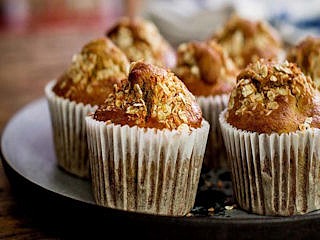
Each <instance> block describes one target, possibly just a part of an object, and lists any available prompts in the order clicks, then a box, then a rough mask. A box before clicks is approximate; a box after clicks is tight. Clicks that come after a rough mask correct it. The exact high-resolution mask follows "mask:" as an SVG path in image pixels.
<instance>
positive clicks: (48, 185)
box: [1, 98, 320, 239]
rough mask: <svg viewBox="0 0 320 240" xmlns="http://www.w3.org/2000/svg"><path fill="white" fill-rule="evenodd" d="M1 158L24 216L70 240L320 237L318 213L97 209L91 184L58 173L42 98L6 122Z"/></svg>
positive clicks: (319, 215)
mask: <svg viewBox="0 0 320 240" xmlns="http://www.w3.org/2000/svg"><path fill="white" fill-rule="evenodd" d="M1 156H2V160H3V165H4V167H5V170H6V173H7V176H8V178H9V180H10V182H11V184H12V186H13V189H14V191H15V193H16V194H17V195H18V198H17V199H18V200H19V201H20V202H22V203H23V204H25V205H26V209H25V210H26V211H27V210H30V209H32V211H30V212H33V213H34V212H38V215H37V216H38V218H39V216H40V219H41V220H40V222H48V223H49V227H48V228H49V229H53V228H54V229H59V230H61V231H62V232H64V231H67V232H68V234H71V235H72V236H74V234H76V233H77V234H79V233H80V234H85V233H89V234H90V235H91V236H92V234H94V233H98V232H99V234H101V233H103V234H107V235H111V234H116V235H117V236H119V237H120V236H122V235H123V236H124V235H127V234H128V233H129V234H130V237H141V238H152V239H177V238H184V239H186V238H187V239H193V238H196V239H230V238H235V239H262V238H270V237H272V238H273V239H275V238H278V239H283V238H289V237H290V238H291V239H301V238H305V237H309V238H310V237H317V235H318V232H320V212H319V211H316V212H313V213H310V214H306V215H302V216H293V217H266V216H259V215H255V214H250V213H247V212H245V211H242V210H240V209H237V208H235V209H231V210H228V209H229V208H226V209H227V210H224V211H221V210H220V212H218V213H219V214H211V215H206V216H203V215H201V214H197V209H199V206H195V208H194V209H195V210H194V211H193V213H194V214H190V215H191V216H190V215H189V216H184V217H170V216H156V215H151V214H142V213H135V212H127V211H121V210H116V209H110V208H104V207H100V206H98V205H96V204H95V202H94V200H93V197H92V192H91V184H90V181H87V180H83V179H80V178H77V177H74V176H72V175H69V174H68V173H66V172H64V171H62V170H61V169H59V168H58V167H57V165H56V160H55V153H54V150H53V142H52V132H51V123H50V118H49V112H48V108H47V103H46V100H45V99H44V98H43V99H39V100H37V101H35V102H32V103H30V104H29V105H27V106H25V107H24V108H23V109H21V110H20V111H19V112H18V113H17V114H16V115H15V116H14V117H13V118H12V119H11V120H10V121H9V122H8V124H7V126H6V128H5V129H4V131H3V134H2V139H1ZM202 197H203V196H202ZM199 198H200V196H199V195H198V196H197V201H196V203H199V202H200V201H199ZM68 230H70V231H68ZM319 236H320V235H318V237H319Z"/></svg>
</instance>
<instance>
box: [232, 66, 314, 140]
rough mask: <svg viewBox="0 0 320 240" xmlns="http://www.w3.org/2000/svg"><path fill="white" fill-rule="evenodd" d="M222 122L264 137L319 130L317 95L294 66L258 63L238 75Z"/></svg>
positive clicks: (312, 85) (308, 81)
mask: <svg viewBox="0 0 320 240" xmlns="http://www.w3.org/2000/svg"><path fill="white" fill-rule="evenodd" d="M226 119H227V122H228V123H229V124H230V125H232V126H234V127H236V128H238V129H241V130H247V131H251V132H258V133H267V134H270V133H273V132H275V133H279V134H281V133H288V132H295V131H297V130H303V129H305V128H308V127H315V128H319V127H320V101H319V92H318V91H316V89H315V86H314V84H313V82H312V80H311V79H310V77H307V76H305V75H304V74H303V73H302V71H301V70H300V68H298V67H297V66H296V65H295V64H293V63H288V62H287V61H285V62H283V63H281V64H280V63H274V62H271V61H263V60H259V61H257V62H255V63H252V64H249V65H248V66H247V67H246V68H245V69H243V70H242V71H241V72H240V74H239V75H238V77H237V85H236V87H235V88H234V90H233V91H232V93H231V96H230V100H229V106H228V113H227V118H226Z"/></svg>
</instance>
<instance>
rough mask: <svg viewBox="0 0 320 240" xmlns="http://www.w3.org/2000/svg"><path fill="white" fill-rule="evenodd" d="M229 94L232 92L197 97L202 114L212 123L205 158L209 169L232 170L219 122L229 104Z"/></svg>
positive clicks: (205, 163)
mask: <svg viewBox="0 0 320 240" xmlns="http://www.w3.org/2000/svg"><path fill="white" fill-rule="evenodd" d="M229 96H230V94H223V95H217V96H209V97H204V96H200V97H197V102H198V104H199V106H200V108H201V110H202V116H203V118H204V119H206V120H207V121H208V122H209V124H210V131H209V136H208V143H207V147H206V153H205V157H204V160H203V162H204V165H206V167H207V168H209V169H218V168H222V169H225V170H230V166H229V164H228V161H227V154H226V150H225V146H224V142H223V137H222V133H221V128H220V123H219V115H220V113H221V112H222V111H223V110H224V109H226V107H227V106H228V102H229Z"/></svg>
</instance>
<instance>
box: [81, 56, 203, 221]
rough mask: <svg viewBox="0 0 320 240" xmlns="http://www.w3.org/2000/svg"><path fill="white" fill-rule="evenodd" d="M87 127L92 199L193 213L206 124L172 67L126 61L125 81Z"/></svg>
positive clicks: (119, 205) (165, 212)
mask: <svg viewBox="0 0 320 240" xmlns="http://www.w3.org/2000/svg"><path fill="white" fill-rule="evenodd" d="M86 125H87V132H88V139H87V140H88V145H89V159H90V166H91V173H92V187H93V188H92V189H93V195H94V199H95V201H96V202H97V204H99V205H101V206H105V207H110V208H116V209H122V210H127V211H135V212H143V213H150V214H157V215H170V216H179V215H185V214H187V213H188V212H189V211H190V210H191V208H192V207H193V204H194V201H195V196H196V191H197V186H198V181H199V177H200V172H201V165H202V161H203V156H204V152H205V147H206V142H207V136H208V132H209V124H208V123H207V122H206V121H205V120H204V119H203V118H202V113H201V109H200V107H199V105H198V104H197V103H196V101H195V98H194V96H193V95H192V94H191V93H190V92H189V91H188V89H187V88H186V87H185V85H184V84H183V83H182V82H181V81H180V80H179V79H178V78H177V77H176V76H175V75H174V74H173V73H172V72H169V71H167V70H165V69H163V68H160V67H157V66H155V65H152V64H148V63H144V62H141V61H139V62H134V63H132V64H131V70H130V72H129V77H128V82H127V84H126V85H123V86H121V87H116V88H115V89H114V93H113V94H112V95H110V96H109V97H108V98H107V99H106V101H105V103H104V104H102V105H99V107H98V109H97V110H96V111H95V112H94V114H93V115H91V116H88V117H86Z"/></svg>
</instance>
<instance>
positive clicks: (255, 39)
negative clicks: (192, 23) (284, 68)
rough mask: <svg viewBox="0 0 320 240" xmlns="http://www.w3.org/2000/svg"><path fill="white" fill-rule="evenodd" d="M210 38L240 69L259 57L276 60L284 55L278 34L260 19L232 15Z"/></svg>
mask: <svg viewBox="0 0 320 240" xmlns="http://www.w3.org/2000/svg"><path fill="white" fill-rule="evenodd" d="M212 39H214V40H216V41H217V42H218V43H219V44H221V45H222V47H223V48H224V49H225V50H226V51H227V52H228V54H229V55H230V57H231V58H232V59H233V61H234V62H235V64H236V65H237V66H238V67H239V68H240V69H242V68H244V67H246V66H247V65H248V64H249V63H251V62H254V61H257V60H259V59H260V58H265V59H270V60H275V61H277V60H282V59H283V56H284V51H283V50H282V40H281V38H280V36H279V34H278V33H277V31H276V30H275V29H274V28H273V27H272V26H271V25H269V24H268V23H267V22H265V21H262V20H261V21H251V20H249V19H245V18H242V17H239V16H237V15H233V16H231V17H230V19H229V20H228V21H227V22H226V23H225V25H224V26H223V27H222V28H221V29H220V30H219V31H218V32H217V33H215V34H214V35H213V36H212Z"/></svg>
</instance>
